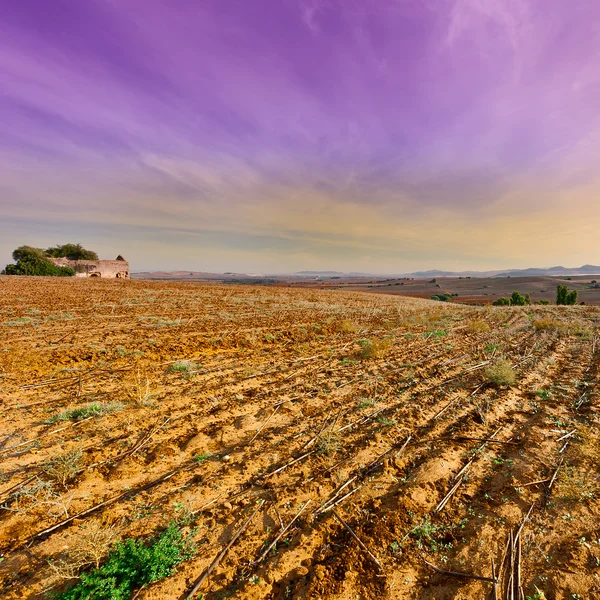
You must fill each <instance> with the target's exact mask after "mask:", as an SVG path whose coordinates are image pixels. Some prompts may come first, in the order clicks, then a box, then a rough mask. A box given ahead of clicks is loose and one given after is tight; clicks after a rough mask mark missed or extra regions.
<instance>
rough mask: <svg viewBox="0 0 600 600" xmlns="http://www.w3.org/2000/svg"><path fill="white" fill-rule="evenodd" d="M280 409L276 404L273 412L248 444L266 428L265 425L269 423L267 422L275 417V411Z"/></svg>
mask: <svg viewBox="0 0 600 600" xmlns="http://www.w3.org/2000/svg"><path fill="white" fill-rule="evenodd" d="M280 408H281V404H278V405H277V406H276V407H275V410H274V411H273V412H272V413H271V414H270V415H269V417H268V418H267V420H266V421H265V422H264V423H263V424H262V425H261V426H260V428H259V429H258V431H257V432H256V433H255V434H254V435H253V436H252V439H251V440H250V441H249V442H248V444H251V443H252V442H253V441H254V440H255V439H256V438H257V437H258V435H259V434H260V432H261V431H262V430H263V429H264V428H265V427H266V426H267V424H268V423H269V421H270V420H271V419H272V418H273V417H274V416H275V414H276V413H277V411H278V410H279V409H280Z"/></svg>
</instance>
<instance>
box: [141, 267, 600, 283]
mask: <svg viewBox="0 0 600 600" xmlns="http://www.w3.org/2000/svg"><path fill="white" fill-rule="evenodd" d="M567 275H599V276H600V266H597V265H583V266H582V267H562V266H558V267H548V268H530V269H508V270H495V271H440V270H437V269H434V270H430V271H415V272H414V273H401V274H394V275H381V274H374V273H356V272H350V273H344V272H342V271H296V272H295V273H287V274H285V273H280V274H272V275H269V274H258V273H207V272H203V271H145V272H143V273H132V277H133V278H134V279H179V280H181V279H190V280H197V281H206V280H214V281H229V280H230V281H239V280H242V279H244V280H248V282H250V281H252V280H253V279H261V280H264V279H265V278H271V279H273V278H274V279H280V280H285V279H292V278H293V279H304V278H319V279H320V278H323V279H330V278H333V277H335V278H340V279H342V278H361V277H387V278H390V279H398V278H403V277H404V278H405V277H412V278H414V279H431V278H433V277H557V276H558V277H560V276H567Z"/></svg>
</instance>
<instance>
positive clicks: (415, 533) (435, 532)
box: [409, 515, 452, 552]
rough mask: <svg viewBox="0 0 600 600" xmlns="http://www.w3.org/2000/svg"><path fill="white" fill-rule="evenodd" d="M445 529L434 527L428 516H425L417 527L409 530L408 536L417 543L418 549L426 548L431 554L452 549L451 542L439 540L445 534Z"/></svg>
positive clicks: (444, 527) (439, 526)
mask: <svg viewBox="0 0 600 600" xmlns="http://www.w3.org/2000/svg"><path fill="white" fill-rule="evenodd" d="M447 529H448V528H447V527H446V526H444V525H434V524H433V523H432V522H431V521H430V519H429V516H427V515H426V516H425V517H423V520H422V521H421V522H420V523H419V524H418V525H415V527H413V528H412V529H411V530H410V534H409V535H410V537H412V538H413V539H414V540H415V541H416V542H417V546H418V547H419V548H420V549H422V548H426V549H429V550H431V551H432V552H438V551H439V550H446V549H448V548H451V547H452V543H451V542H445V541H444V540H443V539H441V538H442V534H445V533H446V532H447Z"/></svg>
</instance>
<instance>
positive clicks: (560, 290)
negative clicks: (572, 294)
mask: <svg viewBox="0 0 600 600" xmlns="http://www.w3.org/2000/svg"><path fill="white" fill-rule="evenodd" d="M568 291H569V288H568V287H567V286H566V285H559V286H557V287H556V304H566V303H567V294H568Z"/></svg>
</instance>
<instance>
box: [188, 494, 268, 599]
mask: <svg viewBox="0 0 600 600" xmlns="http://www.w3.org/2000/svg"><path fill="white" fill-rule="evenodd" d="M264 503H265V501H264V500H259V501H258V506H257V507H256V508H255V509H254V510H253V511H252V514H251V515H250V516H249V517H248V518H247V519H246V520H245V521H244V524H243V525H242V526H241V527H240V528H239V529H238V530H237V531H236V532H235V533H234V534H233V536H232V538H231V540H230V541H229V543H228V544H227V546H225V548H223V550H221V552H219V554H217V556H216V557H215V559H214V560H213V561H212V563H210V566H209V567H208V569H206V571H204V573H203V575H202V576H201V577H200V579H198V581H197V582H196V584H195V585H194V587H193V588H192V589H191V591H190V593H189V594H188V595H187V598H188V600H190V599H191V598H193V597H194V596H195V595H196V594H197V592H198V590H199V589H200V588H201V587H202V584H203V583H204V582H205V581H206V580H207V579H208V577H209V575H210V574H211V573H212V572H213V571H214V570H215V568H216V567H217V565H218V564H219V563H220V562H221V559H222V558H223V557H224V556H225V555H226V554H227V552H228V551H229V548H231V546H233V544H235V542H236V540H237V539H238V538H239V537H240V535H242V533H244V531H245V530H246V528H247V527H248V525H250V522H251V521H252V519H253V518H254V516H255V515H256V513H257V512H258V511H259V510H260V509H261V508H262V506H263V504H264Z"/></svg>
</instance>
